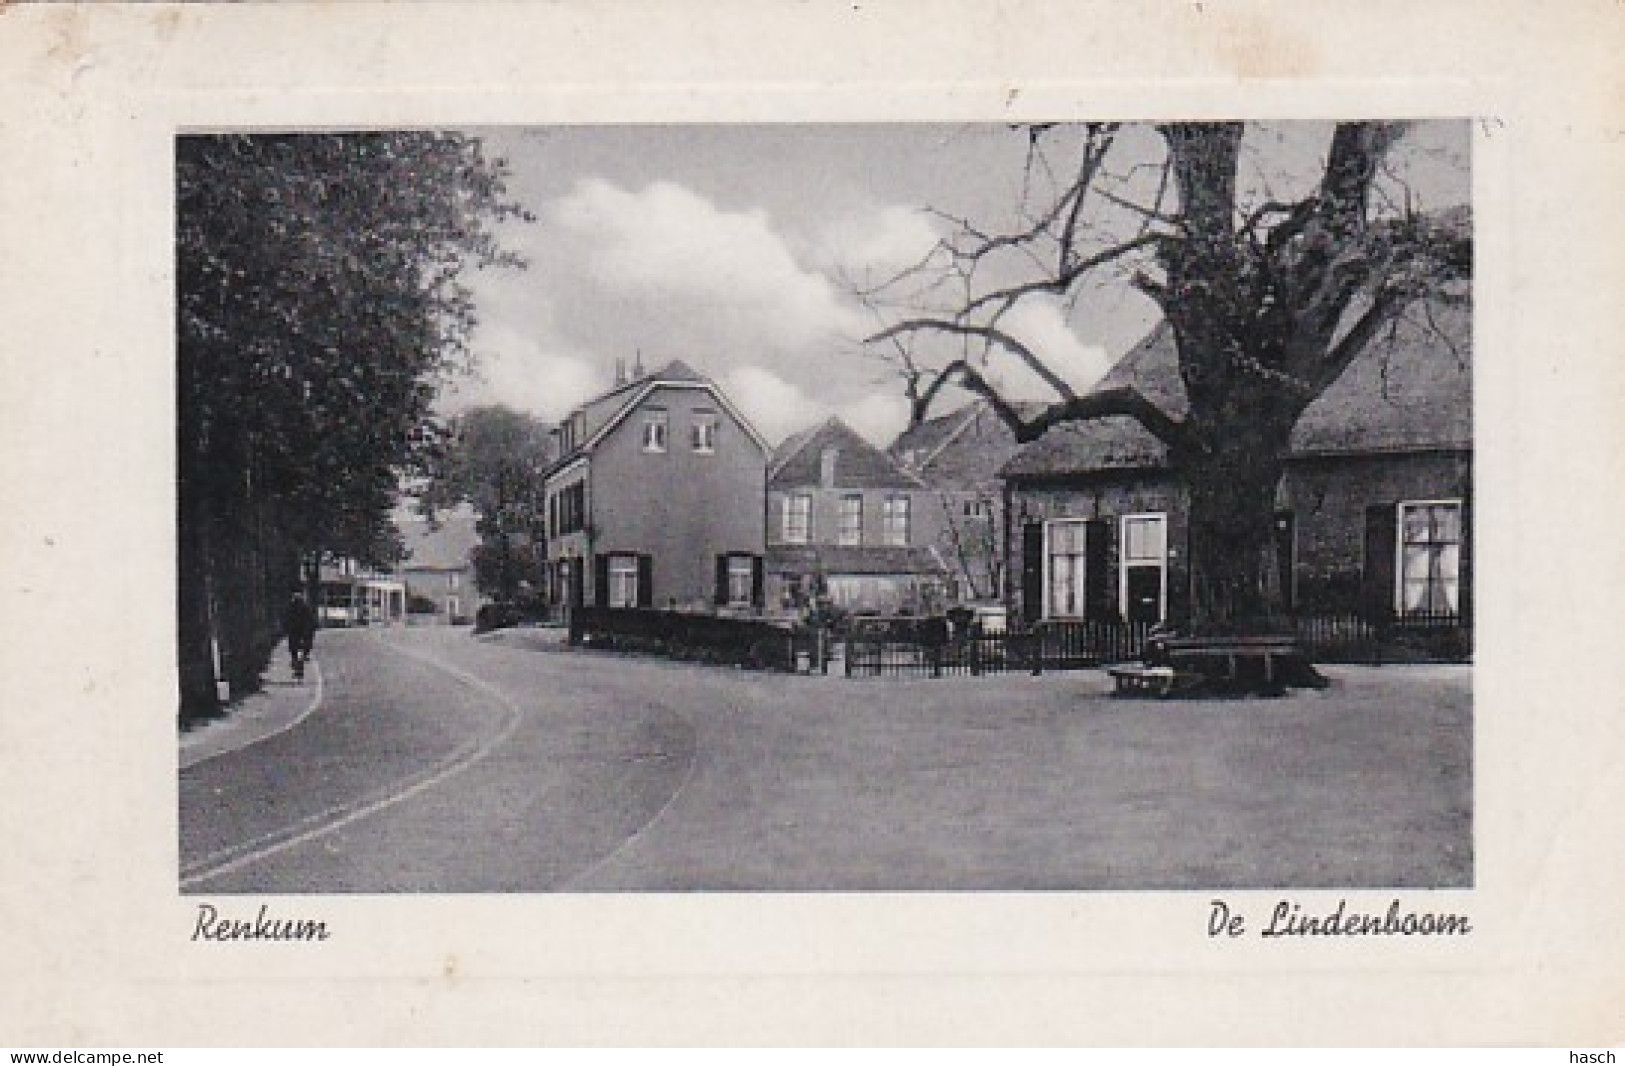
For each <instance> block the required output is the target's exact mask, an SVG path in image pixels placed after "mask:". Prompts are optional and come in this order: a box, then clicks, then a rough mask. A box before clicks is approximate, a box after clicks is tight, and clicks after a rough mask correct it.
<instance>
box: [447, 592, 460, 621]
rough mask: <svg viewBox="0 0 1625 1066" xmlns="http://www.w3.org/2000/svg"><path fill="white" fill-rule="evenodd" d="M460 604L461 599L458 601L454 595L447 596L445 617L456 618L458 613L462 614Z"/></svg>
mask: <svg viewBox="0 0 1625 1066" xmlns="http://www.w3.org/2000/svg"><path fill="white" fill-rule="evenodd" d="M462 606H463V605H462V601H460V600H459V599H458V598H457V597H456V596H447V597H446V617H447V618H456V617H457V616H458V615H460V614H462Z"/></svg>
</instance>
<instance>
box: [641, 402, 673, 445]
mask: <svg viewBox="0 0 1625 1066" xmlns="http://www.w3.org/2000/svg"><path fill="white" fill-rule="evenodd" d="M669 426H670V420H669V418H668V417H667V415H666V412H665V411H661V410H653V411H648V412H646V413H645V414H644V416H643V450H644V451H646V452H663V451H665V450H666V431H667V429H668V428H669Z"/></svg>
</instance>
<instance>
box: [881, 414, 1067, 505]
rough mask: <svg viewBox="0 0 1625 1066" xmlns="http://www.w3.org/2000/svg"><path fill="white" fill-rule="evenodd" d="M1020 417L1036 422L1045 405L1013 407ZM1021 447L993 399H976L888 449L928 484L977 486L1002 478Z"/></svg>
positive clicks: (919, 427)
mask: <svg viewBox="0 0 1625 1066" xmlns="http://www.w3.org/2000/svg"><path fill="white" fill-rule="evenodd" d="M1011 406H1013V407H1014V408H1015V409H1016V413H1017V415H1019V416H1020V417H1021V418H1023V419H1027V418H1032V417H1034V416H1035V415H1037V414H1038V413H1039V412H1040V411H1042V410H1043V409H1044V406H1045V405H1044V404H1042V403H1034V402H1031V401H1026V400H1018V401H1015V402H1013V403H1012V405H1011ZM1019 447H1020V445H1019V444H1018V443H1017V442H1016V436H1015V433H1014V432H1012V431H1011V429H1010V427H1009V426H1007V425H1006V424H1005V422H1004V420H1003V419H1001V418H1000V417H999V415H998V413H997V412H996V411H994V410H993V405H992V404H991V403H989V402H988V401H987V400H976V401H975V402H973V403H969V404H966V405H965V406H963V407H960V408H958V409H956V410H953V411H949V412H948V413H947V414H943V415H938V416H937V417H935V418H928V419H926V420H925V421H923V422H921V423H919V424H918V425H915V426H910V427H909V428H908V429H906V430H904V431H903V432H902V433H900V434H898V436H897V439H896V440H894V441H892V444H891V447H890V448H889V449H887V451H888V454H890V455H891V456H892V458H893V459H895V460H897V461H898V462H899V463H901V464H902V466H903V468H904V469H905V470H908V471H910V472H911V473H915V474H918V475H919V476H920V477H921V478H922V479H923V480H924V481H926V482H927V483H928V484H932V485H939V486H958V487H971V486H973V485H975V484H978V483H983V482H986V481H989V480H991V479H994V478H996V477H997V476H998V473H999V471H1000V469H1001V468H1002V467H1003V466H1004V464H1005V463H1006V462H1007V461H1008V460H1009V459H1010V457H1011V456H1012V455H1013V454H1014V453H1015V452H1016V450H1017V449H1018V448H1019Z"/></svg>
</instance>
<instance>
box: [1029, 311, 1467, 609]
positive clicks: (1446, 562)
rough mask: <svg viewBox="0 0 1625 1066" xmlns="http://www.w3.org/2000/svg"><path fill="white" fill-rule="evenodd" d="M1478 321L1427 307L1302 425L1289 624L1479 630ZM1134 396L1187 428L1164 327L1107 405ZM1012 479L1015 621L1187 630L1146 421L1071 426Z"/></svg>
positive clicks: (1287, 560) (1285, 578) (1408, 317)
mask: <svg viewBox="0 0 1625 1066" xmlns="http://www.w3.org/2000/svg"><path fill="white" fill-rule="evenodd" d="M1471 317H1472V309H1471V305H1470V303H1468V302H1467V301H1466V300H1465V299H1462V300H1460V301H1452V302H1444V301H1430V302H1427V303H1419V304H1416V305H1414V306H1413V307H1412V308H1411V309H1409V311H1407V313H1406V314H1405V315H1404V316H1403V317H1402V318H1401V319H1400V320H1399V321H1398V322H1397V323H1396V324H1395V325H1394V327H1393V328H1392V329H1391V330H1389V331H1385V332H1384V333H1383V334H1381V335H1380V336H1379V337H1377V338H1376V339H1375V340H1374V341H1373V342H1372V343H1371V344H1370V345H1368V347H1367V348H1366V350H1365V351H1364V352H1362V353H1361V354H1360V355H1359V356H1357V357H1356V358H1355V360H1354V362H1353V363H1352V364H1350V366H1349V367H1348V369H1347V370H1346V371H1345V373H1344V374H1343V375H1342V377H1340V378H1339V379H1338V380H1337V381H1336V382H1334V383H1333V384H1332V386H1331V387H1330V388H1328V389H1327V390H1326V392H1325V393H1324V394H1322V395H1321V396H1320V397H1319V398H1318V399H1317V400H1316V401H1315V402H1314V403H1313V404H1311V405H1310V407H1309V408H1308V409H1307V410H1306V411H1305V412H1304V415H1303V418H1302V419H1301V420H1300V422H1299V424H1298V426H1297V428H1296V429H1295V431H1294V433H1293V436H1292V443H1291V449H1292V450H1291V453H1290V455H1289V456H1288V457H1287V460H1286V472H1285V474H1284V476H1283V478H1282V483H1281V486H1280V489H1279V492H1278V495H1277V508H1278V510H1277V513H1276V535H1277V538H1278V539H1277V552H1276V554H1277V557H1278V560H1279V565H1280V566H1281V575H1280V576H1281V587H1282V589H1283V592H1284V594H1285V596H1286V598H1287V601H1288V606H1289V608H1291V609H1292V610H1294V611H1297V612H1300V613H1326V614H1336V613H1359V614H1362V615H1364V616H1366V617H1367V618H1378V619H1392V618H1396V617H1398V618H1401V619H1403V618H1404V617H1405V616H1420V615H1429V616H1438V615H1445V616H1456V617H1459V618H1463V619H1466V618H1470V613H1471V592H1472V587H1471V571H1472V540H1471V528H1472V521H1471V513H1472V496H1473V491H1472V456H1473V445H1472V380H1471V379H1472V366H1471V360H1472V342H1471ZM1122 384H1133V385H1135V386H1136V387H1137V388H1139V390H1140V391H1141V392H1142V393H1143V394H1145V395H1146V397H1147V398H1148V399H1150V400H1151V401H1152V402H1154V403H1156V404H1157V405H1158V406H1160V407H1162V408H1163V409H1164V410H1166V411H1167V412H1169V414H1171V415H1174V416H1176V417H1178V416H1182V415H1183V414H1184V412H1185V410H1186V399H1185V393H1184V386H1183V383H1182V381H1181V378H1180V375H1179V370H1178V367H1177V363H1176V353H1175V350H1174V342H1173V337H1172V333H1171V331H1170V330H1169V329H1168V328H1167V326H1166V325H1161V326H1158V327H1157V328H1156V329H1155V330H1153V331H1152V332H1151V334H1150V335H1149V336H1147V337H1146V338H1145V340H1143V341H1142V342H1141V343H1140V344H1139V345H1137V346H1136V347H1135V348H1133V349H1132V350H1131V351H1129V353H1128V354H1127V355H1125V356H1124V357H1123V358H1122V360H1120V361H1119V362H1118V364H1117V365H1116V366H1115V367H1114V368H1113V369H1112V371H1111V372H1110V373H1109V374H1108V375H1107V376H1106V377H1105V378H1104V379H1103V380H1102V381H1101V383H1100V385H1099V386H1098V387H1099V388H1102V389H1105V388H1113V387H1116V386H1119V385H1122ZM1003 473H1004V479H1005V485H1006V492H1007V501H1006V506H1007V508H1008V513H1009V522H1010V530H1011V534H1012V535H1011V538H1010V541H1011V542H1010V553H1011V561H1010V567H1011V570H1010V573H1011V574H1012V576H1013V577H1015V576H1018V577H1019V580H1014V581H1012V582H1011V601H1012V602H1011V608H1012V614H1013V616H1014V617H1018V618H1021V619H1022V620H1024V621H1026V622H1032V621H1036V620H1039V619H1059V618H1084V619H1116V618H1126V619H1128V620H1131V621H1154V620H1161V619H1172V620H1174V621H1175V622H1178V621H1179V620H1181V619H1183V618H1184V617H1186V616H1187V615H1188V602H1189V600H1188V595H1187V585H1188V570H1187V568H1186V565H1185V555H1186V553H1185V551H1184V546H1185V544H1186V541H1187V536H1188V534H1187V523H1186V517H1187V515H1186V504H1185V498H1184V490H1183V488H1182V487H1181V485H1180V484H1179V482H1178V480H1177V478H1176V477H1175V476H1174V475H1173V474H1172V473H1171V472H1170V471H1169V470H1168V468H1167V462H1166V454H1165V451H1164V448H1163V446H1162V444H1161V442H1159V441H1158V440H1157V439H1156V438H1155V437H1153V436H1152V435H1151V434H1150V433H1149V432H1147V431H1146V430H1145V429H1144V428H1143V427H1142V426H1141V425H1140V424H1139V423H1138V422H1137V421H1135V420H1133V419H1130V418H1127V417H1114V418H1103V419H1097V420H1093V421H1089V422H1081V423H1072V424H1066V425H1061V426H1057V427H1055V428H1053V429H1051V430H1050V431H1049V432H1048V433H1046V434H1045V435H1044V436H1043V437H1041V438H1040V439H1039V440H1037V441H1034V442H1033V443H1032V444H1030V445H1028V446H1026V447H1025V448H1023V449H1022V450H1021V451H1020V452H1018V453H1017V454H1016V456H1015V457H1014V458H1012V459H1011V460H1010V462H1009V463H1007V464H1006V465H1005V467H1004V471H1003Z"/></svg>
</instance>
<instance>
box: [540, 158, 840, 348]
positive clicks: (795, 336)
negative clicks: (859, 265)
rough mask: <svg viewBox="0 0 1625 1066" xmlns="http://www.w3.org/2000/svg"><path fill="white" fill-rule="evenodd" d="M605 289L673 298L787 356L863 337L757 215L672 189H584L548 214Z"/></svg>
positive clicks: (667, 185)
mask: <svg viewBox="0 0 1625 1066" xmlns="http://www.w3.org/2000/svg"><path fill="white" fill-rule="evenodd" d="M549 216H550V218H551V220H552V221H553V222H554V223H555V224H556V225H558V226H560V227H561V228H563V229H564V230H566V231H568V232H570V233H571V234H573V235H575V236H576V237H578V238H579V239H580V240H581V242H582V244H583V249H582V255H583V260H584V263H585V265H586V268H587V270H588V271H589V272H590V274H591V275H592V277H593V278H594V279H595V280H596V281H597V282H598V283H599V284H601V285H603V286H605V287H606V288H610V289H616V290H620V291H622V292H630V293H634V294H646V295H651V296H656V297H675V298H677V299H681V300H685V301H690V302H692V304H693V305H695V307H696V308H702V307H703V308H704V309H705V310H704V311H703V312H701V313H703V314H709V315H712V316H718V315H720V316H723V317H724V319H725V323H724V324H726V325H727V326H729V327H730V328H731V330H733V331H740V332H747V333H751V334H754V335H755V337H757V338H758V339H760V340H761V341H764V342H767V343H771V344H774V345H777V346H779V347H795V346H798V345H802V344H806V343H809V342H812V341H816V340H819V339H825V338H830V337H833V336H836V335H838V334H841V333H852V332H855V331H856V330H858V329H861V327H862V322H861V320H860V319H859V318H858V316H857V315H856V313H855V311H854V310H853V309H852V308H851V307H849V306H846V305H844V304H842V302H841V301H840V299H839V297H838V295H837V293H836V292H835V290H834V288H833V286H831V284H830V283H829V281H828V280H827V279H826V278H825V277H824V276H823V275H821V274H819V273H817V272H815V271H811V270H808V269H805V268H804V267H803V266H802V265H801V264H800V263H798V262H797V261H796V258H795V256H794V255H793V254H792V252H791V250H790V247H789V245H788V244H787V243H786V242H785V241H784V239H783V238H782V237H781V236H780V235H779V234H778V233H777V232H775V230H774V228H773V225H772V222H771V220H770V219H769V218H768V216H767V213H766V212H764V211H760V210H752V211H724V210H722V209H720V208H718V207H717V206H716V205H715V204H712V203H711V202H710V201H709V200H706V199H704V198H703V197H701V196H698V195H696V194H695V193H693V192H692V191H690V190H688V189H686V188H684V187H682V186H680V185H676V184H673V183H671V182H655V183H653V184H651V185H649V186H648V187H647V188H645V189H644V190H643V191H641V192H628V191H627V190H625V189H622V188H619V187H618V186H615V185H613V184H611V183H609V182H606V181H602V180H598V179H584V180H582V181H579V182H577V183H576V186H575V188H574V189H572V190H571V192H570V193H569V195H567V196H565V197H563V198H562V199H560V200H557V201H555V202H554V204H553V205H552V208H551V209H550V211H549Z"/></svg>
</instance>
